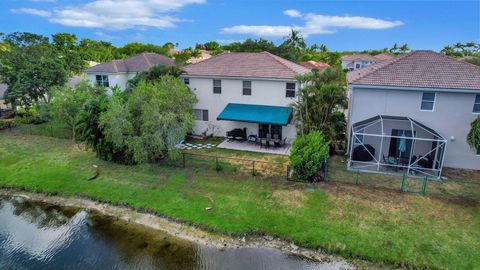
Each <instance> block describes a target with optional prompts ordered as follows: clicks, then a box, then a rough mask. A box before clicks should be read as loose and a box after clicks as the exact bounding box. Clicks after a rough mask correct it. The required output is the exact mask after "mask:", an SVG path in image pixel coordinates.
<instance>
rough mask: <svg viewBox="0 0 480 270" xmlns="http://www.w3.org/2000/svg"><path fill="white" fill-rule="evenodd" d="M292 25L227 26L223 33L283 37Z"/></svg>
mask: <svg viewBox="0 0 480 270" xmlns="http://www.w3.org/2000/svg"><path fill="white" fill-rule="evenodd" d="M292 28H293V27H292V26H272V25H236V26H232V27H225V28H223V29H222V32H221V33H222V34H252V35H255V36H259V37H283V36H286V35H288V33H290V31H291V30H292Z"/></svg>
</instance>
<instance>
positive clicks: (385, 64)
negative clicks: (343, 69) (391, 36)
mask: <svg viewBox="0 0 480 270" xmlns="http://www.w3.org/2000/svg"><path fill="white" fill-rule="evenodd" d="M415 52H417V51H411V52H409V53H406V54H403V55H400V56H397V57H395V58H392V59H390V60H386V61H381V62H378V63H377V64H373V65H369V66H366V67H363V68H361V69H368V68H370V69H372V70H370V71H368V72H366V73H365V74H363V75H361V76H359V77H358V78H355V80H354V81H352V83H353V82H355V81H358V80H360V79H362V78H365V77H366V76H368V75H370V74H371V73H372V72H376V71H379V70H380V69H383V68H385V67H388V66H390V65H391V64H393V63H396V62H398V61H399V60H401V59H405V58H406V57H408V56H411V55H413V54H414V53H415ZM375 65H378V68H375V67H374V66H375ZM361 69H360V70H361ZM355 71H357V72H358V70H355Z"/></svg>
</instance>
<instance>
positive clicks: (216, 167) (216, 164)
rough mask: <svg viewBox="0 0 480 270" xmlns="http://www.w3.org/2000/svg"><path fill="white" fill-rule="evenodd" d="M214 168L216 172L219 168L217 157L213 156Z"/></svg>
mask: <svg viewBox="0 0 480 270" xmlns="http://www.w3.org/2000/svg"><path fill="white" fill-rule="evenodd" d="M215 170H216V171H217V172H218V171H219V168H218V157H215Z"/></svg>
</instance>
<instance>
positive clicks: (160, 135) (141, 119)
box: [100, 75, 197, 163]
mask: <svg viewBox="0 0 480 270" xmlns="http://www.w3.org/2000/svg"><path fill="white" fill-rule="evenodd" d="M196 102H197V99H196V97H195V94H193V93H192V92H191V91H190V90H189V89H188V88H187V87H186V86H185V85H184V84H183V82H181V81H180V79H178V78H175V77H173V76H169V75H166V76H162V77H161V78H160V80H157V81H155V82H153V83H147V82H141V83H140V84H139V85H138V86H137V87H136V88H135V89H134V90H133V91H132V94H131V95H130V96H129V97H128V100H127V102H126V103H122V102H121V101H120V102H118V101H116V102H113V103H112V104H111V106H110V108H109V110H108V111H107V112H106V113H104V114H102V116H101V117H100V124H101V127H102V128H103V131H104V133H105V135H106V139H107V140H109V141H111V142H112V143H113V145H114V147H116V149H123V148H126V149H127V153H128V154H129V155H131V156H132V158H133V162H135V163H142V162H151V161H155V160H157V159H163V158H174V157H176V156H177V155H178V153H179V152H178V149H176V148H175V145H176V144H178V143H179V142H180V141H181V140H182V139H183V138H184V137H185V135H186V134H187V132H188V131H189V130H191V129H192V128H193V125H194V117H193V105H194V104H195V103H196Z"/></svg>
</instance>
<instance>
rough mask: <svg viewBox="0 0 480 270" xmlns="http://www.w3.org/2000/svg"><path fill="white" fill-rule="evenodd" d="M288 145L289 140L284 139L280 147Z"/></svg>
mask: <svg viewBox="0 0 480 270" xmlns="http://www.w3.org/2000/svg"><path fill="white" fill-rule="evenodd" d="M286 145H287V138H283V140H280V146H281V147H285V146H286Z"/></svg>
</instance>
